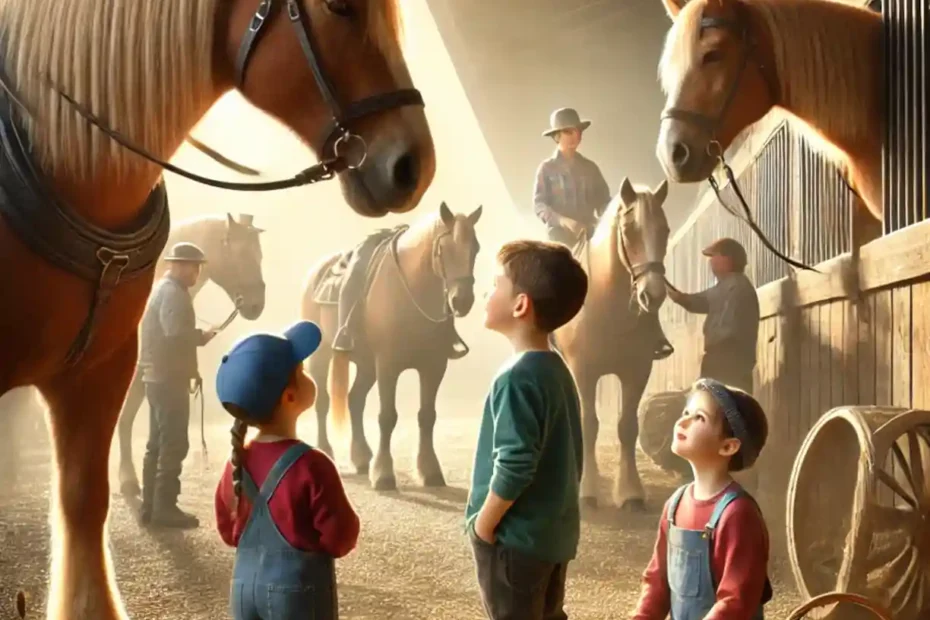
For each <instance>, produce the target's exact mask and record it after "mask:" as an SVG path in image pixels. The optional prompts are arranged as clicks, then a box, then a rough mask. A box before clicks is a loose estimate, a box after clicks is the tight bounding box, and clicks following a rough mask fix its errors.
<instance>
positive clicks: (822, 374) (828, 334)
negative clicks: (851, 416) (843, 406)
mask: <svg viewBox="0 0 930 620" xmlns="http://www.w3.org/2000/svg"><path fill="white" fill-rule="evenodd" d="M832 306H833V303H832V302H831V303H827V304H822V305H821V306H819V307H820V322H819V326H818V328H819V329H818V332H817V350H818V351H819V353H820V370H819V372H818V373H817V383H818V384H820V395H819V397H818V400H817V415H816V417H815V418H814V422H816V421H817V420H819V419H820V416H822V415H823V414H825V413H826V412H827V411H829V410H830V409H831V408H832V407H833V398H832V397H831V392H832V390H833V380H832V376H833V364H834V361H833V358H834V357H835V356H836V354H835V353H834V352H833V349H832V348H831V347H830V343H831V341H832V338H833V336H832V331H833V330H832V329H831V328H830V319H831V317H832V315H833V309H832Z"/></svg>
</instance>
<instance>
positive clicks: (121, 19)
mask: <svg viewBox="0 0 930 620" xmlns="http://www.w3.org/2000/svg"><path fill="white" fill-rule="evenodd" d="M224 1H229V0H224ZM218 5H219V0H0V23H2V24H3V28H4V38H5V41H4V47H3V54H4V58H3V63H4V70H5V73H6V75H7V76H9V77H10V86H11V87H12V88H13V89H15V91H16V94H17V96H18V97H19V99H20V100H22V101H23V102H24V103H25V104H26V105H27V106H28V108H29V110H30V113H32V114H34V115H35V117H36V118H35V121H36V122H33V120H31V119H29V118H28V117H25V116H24V117H23V121H24V126H25V128H26V130H27V133H28V137H29V139H30V141H31V142H32V146H33V151H34V154H35V155H36V156H37V157H38V163H39V164H40V165H42V166H43V167H44V168H47V169H49V170H53V171H57V170H61V171H67V172H70V173H72V174H76V175H88V174H91V173H92V172H94V171H97V170H99V169H100V167H101V165H103V164H106V166H107V168H108V170H110V171H112V172H114V173H116V174H119V175H123V174H127V173H130V172H135V171H137V170H139V169H140V168H146V167H148V166H151V165H152V164H149V163H147V162H146V161H145V160H143V159H142V158H140V157H139V156H137V155H134V154H133V153H131V152H129V151H127V150H126V149H124V148H123V147H121V146H119V145H118V144H117V143H116V142H114V141H113V140H112V139H110V138H108V137H107V136H106V135H105V134H104V133H103V132H101V131H100V130H98V129H97V128H95V127H92V126H91V125H90V123H88V122H87V121H86V120H85V119H84V118H83V117H81V116H80V115H79V114H78V113H77V112H76V111H75V110H74V109H73V108H72V107H71V106H70V105H69V104H68V103H67V102H66V101H64V100H63V99H62V98H61V97H60V96H59V95H58V94H57V93H56V92H55V91H54V90H53V89H52V88H50V85H49V82H51V83H52V84H54V85H55V86H57V87H58V88H60V89H61V90H62V91H63V92H65V93H66V94H68V95H70V96H71V97H73V98H74V99H75V100H76V101H78V102H79V103H80V104H82V105H83V106H84V107H86V108H87V109H89V110H90V111H91V112H92V113H93V114H95V115H96V116H97V117H98V118H99V119H100V120H101V121H102V122H103V123H104V124H106V125H107V126H109V127H110V128H111V129H114V130H116V131H119V132H120V133H121V134H123V135H124V136H126V137H127V138H129V140H131V141H132V142H133V143H135V144H136V145H138V146H141V147H142V148H144V149H146V150H148V151H149V152H151V153H153V154H156V155H162V156H165V157H168V156H170V155H172V154H173V151H174V149H175V148H176V146H177V145H178V144H179V143H180V142H181V140H183V138H184V136H185V135H186V133H187V132H188V131H189V130H190V128H191V127H192V126H193V125H194V124H195V123H196V122H197V121H199V120H200V118H201V117H202V116H203V115H204V114H205V113H206V111H207V110H208V109H209V107H210V106H211V105H212V104H213V102H214V99H215V97H216V96H217V93H216V91H215V88H214V84H213V76H212V73H213V66H212V58H213V49H214V35H215V33H214V25H215V14H216V11H217V9H218ZM368 6H369V12H368V14H367V16H366V18H367V24H366V25H367V26H368V32H369V38H370V39H371V41H372V43H373V44H375V45H377V46H378V47H379V48H380V49H381V50H382V51H383V53H385V55H386V57H387V59H388V61H389V62H396V61H397V59H398V55H399V53H400V48H399V38H400V36H401V32H402V22H401V15H400V7H399V6H398V4H397V0H380V1H374V0H373V1H372V2H369V3H368ZM156 111H157V112H158V114H157V115H156V114H154V112H156Z"/></svg>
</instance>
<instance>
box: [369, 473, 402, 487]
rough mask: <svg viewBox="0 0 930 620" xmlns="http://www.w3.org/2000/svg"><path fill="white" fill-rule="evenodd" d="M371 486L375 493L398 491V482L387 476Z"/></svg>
mask: <svg viewBox="0 0 930 620" xmlns="http://www.w3.org/2000/svg"><path fill="white" fill-rule="evenodd" d="M371 486H372V488H374V490H375V491H396V490H397V480H396V479H395V478H394V476H385V477H383V478H378V479H377V480H375V481H374V482H372V483H371Z"/></svg>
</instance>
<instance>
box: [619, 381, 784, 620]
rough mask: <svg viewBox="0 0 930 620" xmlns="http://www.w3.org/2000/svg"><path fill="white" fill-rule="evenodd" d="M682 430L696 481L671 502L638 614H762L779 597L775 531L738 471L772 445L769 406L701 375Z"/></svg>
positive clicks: (709, 617)
mask: <svg viewBox="0 0 930 620" xmlns="http://www.w3.org/2000/svg"><path fill="white" fill-rule="evenodd" d="M674 432H675V435H674V437H673V438H672V452H674V453H675V454H677V455H678V456H680V457H682V458H684V459H686V460H687V461H688V462H689V463H691V468H692V470H693V472H694V482H693V483H691V484H689V485H686V486H683V487H681V488H680V489H678V490H677V491H676V492H675V493H674V494H673V495H672V497H671V499H670V500H669V501H668V503H667V504H666V505H665V509H664V510H663V512H662V518H661V520H660V521H659V534H658V537H657V539H656V546H655V553H654V554H653V556H652V560H651V561H650V562H649V566H648V567H647V568H646V572H645V574H644V575H643V594H642V597H641V598H640V601H639V604H638V605H637V608H636V612H635V613H634V614H633V620H665V618H666V617H667V616H668V614H669V613H671V617H672V620H761V618H762V606H763V605H764V604H765V603H767V602H768V601H769V600H771V598H772V589H771V585H770V584H769V581H768V577H767V572H766V565H767V563H768V556H769V538H768V530H767V529H766V526H765V521H764V519H763V518H762V513H761V512H760V511H759V508H758V507H757V506H756V503H755V501H754V500H753V499H752V497H750V496H749V494H747V493H746V491H744V490H743V489H742V488H741V487H740V486H739V485H738V484H737V483H736V482H734V480H733V478H732V476H731V472H736V471H741V470H744V469H748V468H749V467H752V464H753V463H755V461H756V458H758V456H759V452H761V450H762V448H763V447H764V446H765V440H766V437H767V436H768V425H767V423H766V419H765V412H764V411H763V410H762V407H761V406H760V405H759V403H758V402H756V400H755V399H754V398H753V397H752V396H750V395H749V394H747V393H745V392H743V391H742V390H739V389H736V388H733V387H729V386H725V385H724V384H722V383H719V382H718V381H715V380H713V379H699V380H698V381H697V382H696V383H695V384H694V386H693V387H692V390H691V395H690V397H689V399H688V404H687V406H686V408H685V410H684V412H683V413H682V416H681V418H680V419H679V420H678V422H677V423H676V424H675V431H674Z"/></svg>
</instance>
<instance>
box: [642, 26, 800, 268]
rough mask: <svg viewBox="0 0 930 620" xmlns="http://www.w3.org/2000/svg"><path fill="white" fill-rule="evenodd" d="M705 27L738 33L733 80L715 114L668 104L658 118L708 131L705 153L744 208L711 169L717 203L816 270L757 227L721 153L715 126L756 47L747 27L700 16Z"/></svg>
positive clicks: (767, 245)
mask: <svg viewBox="0 0 930 620" xmlns="http://www.w3.org/2000/svg"><path fill="white" fill-rule="evenodd" d="M707 28H721V29H724V30H730V31H733V32H736V33H738V34H739V38H740V44H741V45H740V47H741V48H742V49H743V53H742V55H741V56H740V64H739V69H738V70H737V72H736V78H735V79H734V80H733V83H732V84H730V89H729V91H727V96H726V99H724V101H723V105H722V106H721V108H720V111H719V112H718V113H717V115H716V116H708V115H706V114H703V113H700V112H694V111H692V110H684V109H682V108H675V107H670V108H666V109H665V110H663V111H662V114H661V116H660V117H659V122H660V123H662V122H664V121H666V120H677V121H681V122H683V123H687V124H690V125H693V126H696V127H698V128H699V129H700V130H701V131H703V132H704V133H706V134H707V135H708V142H707V149H706V153H707V155H708V156H710V157H715V158H717V160H718V161H719V162H720V166H721V167H723V170H724V172H725V173H726V176H727V181H728V182H729V183H730V186H731V187H732V188H733V192H734V193H735V194H736V197H737V198H738V199H739V201H740V206H741V207H742V208H743V214H740V213H738V212H737V211H736V210H735V209H733V208H732V207H730V206H729V204H728V203H727V202H726V201H724V199H723V196H722V195H721V194H720V186H719V184H718V183H717V179H716V178H714V175H713V173H711V175H710V176H709V177H708V178H707V182H708V183H710V186H711V188H713V190H714V194H716V196H717V201H718V202H719V203H720V205H721V206H723V208H724V209H726V210H727V211H728V212H729V213H730V214H731V215H733V216H734V217H736V218H738V219H741V220H743V221H744V222H745V223H746V224H747V225H748V226H749V228H750V229H751V230H752V231H753V232H754V233H755V234H756V236H757V237H758V238H759V241H761V242H762V245H763V246H765V248H766V249H768V250H769V251H770V252H771V253H772V254H774V255H775V256H777V257H778V258H779V259H781V260H782V261H784V262H786V263H788V264H789V265H791V266H793V267H797V268H798V269H804V270H807V271H815V272H816V271H817V270H816V269H814V268H813V267H810V266H809V265H807V264H805V263H802V262H799V261H796V260H794V259H793V258H789V257H788V256H785V255H784V254H783V253H782V252H781V251H779V250H778V249H777V248H776V247H775V246H774V245H772V242H771V241H769V239H768V237H767V236H766V235H765V233H764V232H762V229H761V228H759V225H758V224H756V221H755V218H753V216H752V211H751V210H750V208H749V205H748V204H746V199H745V198H744V197H743V192H742V191H741V190H740V188H739V184H738V183H737V181H736V175H734V174H733V169H732V168H730V165H729V164H728V163H727V161H726V158H725V156H724V149H723V147H722V146H721V144H720V142H719V141H718V140H717V130H718V129H720V125H721V124H722V123H723V120H724V118H725V116H726V114H727V112H728V111H729V109H730V106H731V105H732V104H733V101H734V100H735V99H736V95H737V93H738V92H739V86H740V83H741V82H742V79H743V73H745V70H746V66H747V65H748V64H749V57H750V55H751V54H752V50H753V49H754V47H755V43H754V41H753V40H752V38H751V37H750V33H749V28H747V27H746V25H745V24H744V23H742V22H741V21H739V20H737V19H729V18H725V17H703V18H701V31H702V32H703V31H704V30H705V29H707Z"/></svg>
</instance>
